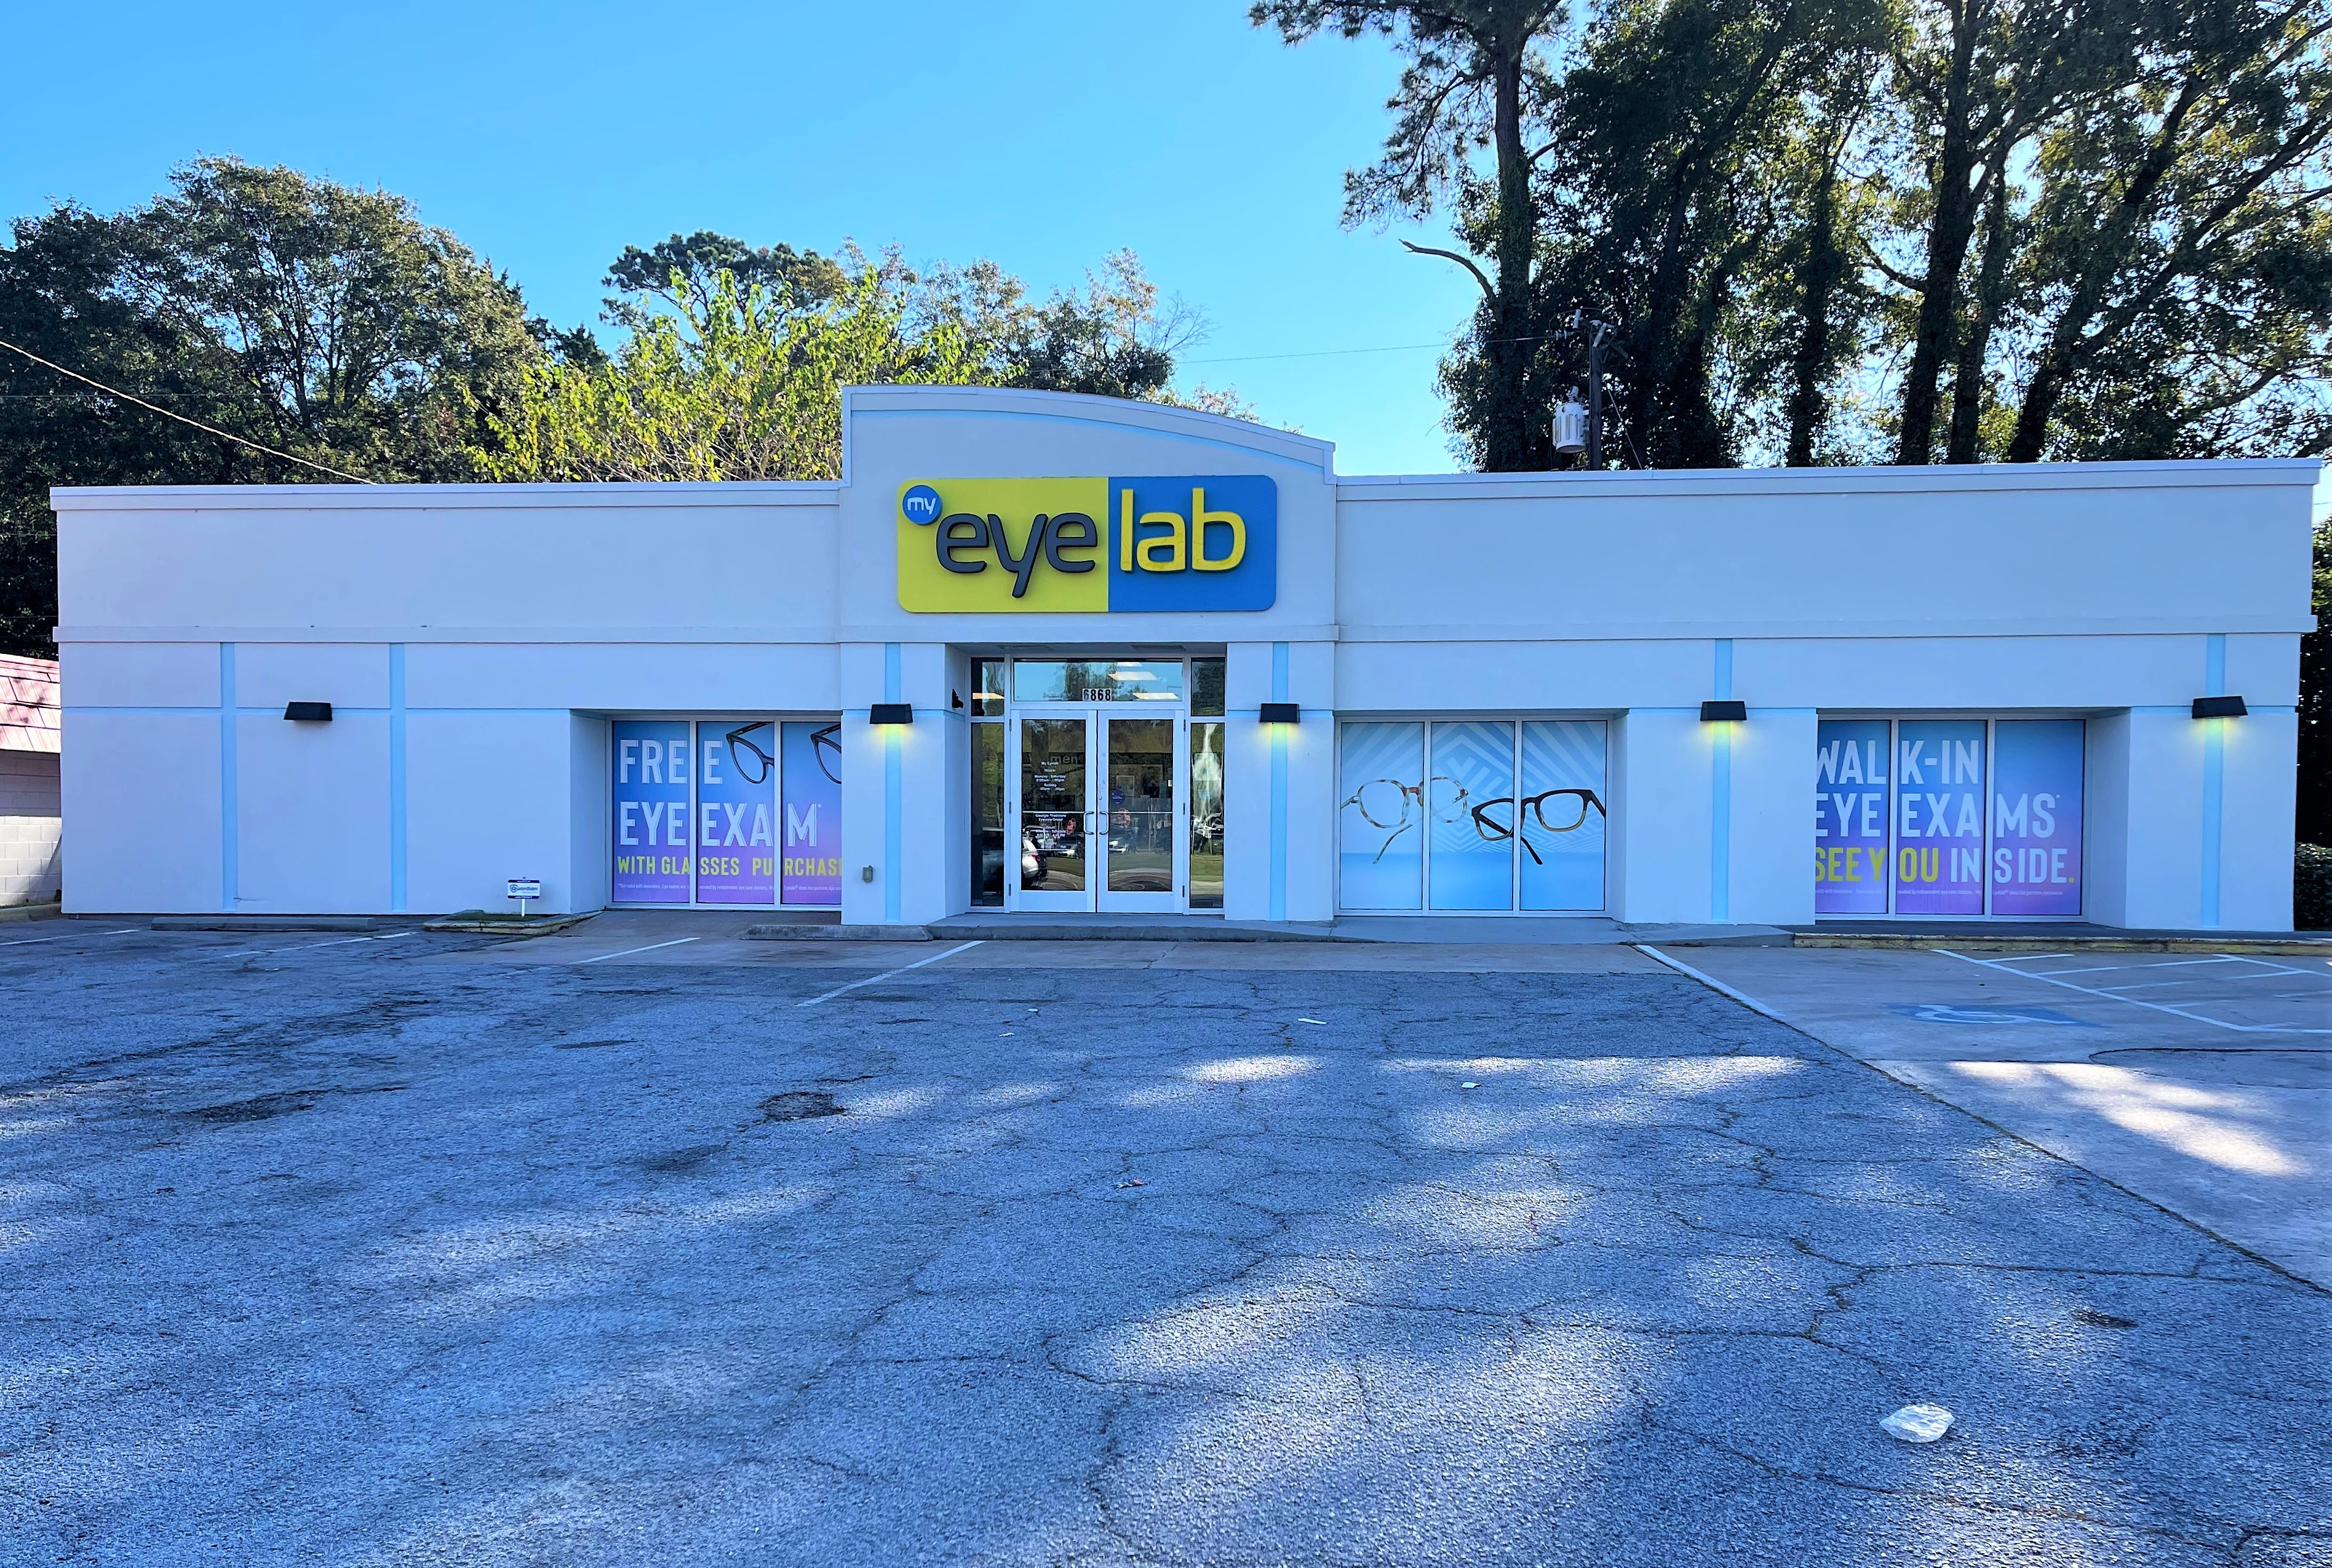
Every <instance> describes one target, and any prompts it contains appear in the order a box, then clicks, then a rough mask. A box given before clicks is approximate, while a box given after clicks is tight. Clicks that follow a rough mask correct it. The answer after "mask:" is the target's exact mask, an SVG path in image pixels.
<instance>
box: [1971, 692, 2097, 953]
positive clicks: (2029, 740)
mask: <svg viewBox="0 0 2332 1568" xmlns="http://www.w3.org/2000/svg"><path fill="white" fill-rule="evenodd" d="M2081 738H2082V726H2081V721H2079V719H2002V721H2000V722H1998V723H1997V724H1994V725H1993V775H1994V779H1993V794H1992V913H1994V914H2006V915H2032V914H2079V913H2081Z"/></svg>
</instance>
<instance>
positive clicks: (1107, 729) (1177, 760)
mask: <svg viewBox="0 0 2332 1568" xmlns="http://www.w3.org/2000/svg"><path fill="white" fill-rule="evenodd" d="M1188 727H1189V726H1188V722H1187V721H1186V720H1184V719H1183V718H1182V717H1181V715H1180V714H1179V713H1158V712H1142V713H1129V712H1123V711H1119V712H1110V711H1108V710H1106V709H1100V708H1091V707H1070V706H1059V707H1056V706H1053V705H1051V704H1047V705H1046V706H1044V707H1042V708H1036V709H1031V708H1027V707H1018V708H1015V709H1014V710H1013V712H1012V717H1011V721H1010V722H1009V723H1008V726H1007V728H1008V731H1010V738H1009V741H1008V744H1009V746H1010V754H1009V755H1008V757H1007V758H1006V768H1005V779H1006V800H1005V810H1006V820H1007V821H1008V822H1009V823H1011V824H1012V825H1013V827H1014V829H1015V830H1016V831H1015V832H1014V834H1013V837H1016V838H1017V839H1018V845H1019V855H1018V860H1019V864H1018V866H1017V867H1010V868H1008V870H1009V875H1007V876H1006V878H1005V906H1006V907H1007V908H1008V909H1025V910H1179V909H1180V908H1182V907H1184V904H1183V899H1184V889H1185V887H1186V886H1187V884H1188V871H1189V867H1188V865H1187V863H1186V861H1185V859H1184V856H1185V854H1186V853H1187V848H1186V841H1187V839H1188V837H1189V835H1188V834H1186V833H1184V832H1183V831H1182V820H1183V811H1184V809H1185V808H1184V806H1183V803H1182V802H1181V800H1180V798H1179V796H1178V795H1177V792H1176V789H1175V780H1177V779H1180V778H1182V777H1183V775H1184V770H1185V767H1186V760H1185V757H1184V749H1185V748H1186V747H1187V746H1188V744H1189V740H1188V737H1187V731H1188Z"/></svg>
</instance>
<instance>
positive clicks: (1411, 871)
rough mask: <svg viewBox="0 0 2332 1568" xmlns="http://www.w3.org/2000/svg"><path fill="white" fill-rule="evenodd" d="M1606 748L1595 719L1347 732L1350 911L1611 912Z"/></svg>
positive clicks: (1345, 842) (1344, 803)
mask: <svg viewBox="0 0 2332 1568" xmlns="http://www.w3.org/2000/svg"><path fill="white" fill-rule="evenodd" d="M1607 739H1608V735H1607V731H1606V728H1605V726H1604V724H1603V722H1601V720H1539V719H1533V720H1524V721H1522V722H1519V723H1517V722H1515V721H1512V720H1506V719H1492V720H1479V719H1469V720H1450V721H1444V722H1405V723H1377V722H1352V723H1347V724H1345V725H1343V727H1342V730H1341V731H1340V740H1339V754H1338V760H1339V770H1340V777H1341V779H1342V783H1341V785H1340V795H1341V801H1340V804H1339V807H1338V810H1337V819H1336V827H1337V840H1338V866H1339V871H1340V875H1341V879H1342V880H1341V884H1340V886H1341V895H1340V902H1341V904H1342V907H1343V908H1345V909H1349V910H1412V909H1419V908H1430V909H1434V910H1450V911H1460V910H1512V909H1516V908H1520V909H1525V910H1533V911H1577V912H1586V911H1593V910H1600V909H1601V908H1602V907H1603V902H1604V894H1603V853H1604V844H1605V827H1606V823H1605V814H1606V809H1607V808H1606V807H1605V804H1604V793H1605V789H1606V785H1605V765H1606V755H1607V754H1606V746H1607ZM1518 746H1519V753H1518V752H1517V747H1518ZM1518 769H1519V771H1520V776H1521V784H1522V788H1521V789H1520V790H1519V791H1517V790H1516V789H1515V779H1516V772H1517V770H1518Z"/></svg>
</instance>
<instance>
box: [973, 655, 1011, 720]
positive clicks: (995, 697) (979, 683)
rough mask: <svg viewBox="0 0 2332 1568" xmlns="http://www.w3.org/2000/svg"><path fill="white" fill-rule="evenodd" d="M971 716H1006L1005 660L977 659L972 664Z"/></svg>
mask: <svg viewBox="0 0 2332 1568" xmlns="http://www.w3.org/2000/svg"><path fill="white" fill-rule="evenodd" d="M971 716H972V717H973V718H975V719H1001V718H1002V717H1004V661H1003V660H1002V659H975V660H973V661H972V665H971Z"/></svg>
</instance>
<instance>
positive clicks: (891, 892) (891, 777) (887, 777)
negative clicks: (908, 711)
mask: <svg viewBox="0 0 2332 1568" xmlns="http://www.w3.org/2000/svg"><path fill="white" fill-rule="evenodd" d="M883 700H884V702H886V703H896V702H899V701H901V700H902V699H901V698H900V696H899V645H898V644H896V643H884V645H883ZM900 741H901V736H900V733H899V727H898V726H897V725H895V724H887V725H885V726H884V729H883V918H884V920H885V921H887V922H889V923H892V924H894V925H896V924H897V923H898V922H899V859H900V853H901V847H900V846H901V844H902V842H903V837H904V834H903V827H902V817H903V815H904V813H903V808H902V804H901V801H900V799H899V773H900V763H899V745H900Z"/></svg>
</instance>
